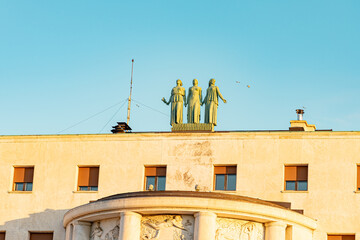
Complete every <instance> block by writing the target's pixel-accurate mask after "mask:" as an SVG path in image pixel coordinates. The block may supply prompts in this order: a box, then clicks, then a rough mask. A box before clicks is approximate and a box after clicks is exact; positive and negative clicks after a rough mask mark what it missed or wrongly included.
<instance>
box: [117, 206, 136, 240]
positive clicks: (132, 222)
mask: <svg viewBox="0 0 360 240" xmlns="http://www.w3.org/2000/svg"><path fill="white" fill-rule="evenodd" d="M120 216H121V217H120V236H119V240H136V239H140V224H141V215H140V214H138V213H135V212H130V211H129V212H122V213H121V215H120Z"/></svg>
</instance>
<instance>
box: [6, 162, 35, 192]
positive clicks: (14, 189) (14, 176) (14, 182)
mask: <svg viewBox="0 0 360 240" xmlns="http://www.w3.org/2000/svg"><path fill="white" fill-rule="evenodd" d="M20 168H23V169H24V173H23V176H21V177H20V178H23V179H24V180H23V181H17V179H18V178H19V176H17V170H16V169H20ZM26 169H32V171H31V182H30V181H26V178H28V177H29V175H28V174H29V173H28V174H27V173H26ZM34 174H35V166H34V165H14V166H13V172H12V186H11V191H12V192H21V193H31V192H32V191H33V190H34ZM18 184H23V187H22V190H17V185H18ZM30 184H31V190H26V188H27V186H29V185H30Z"/></svg>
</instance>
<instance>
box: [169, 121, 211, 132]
mask: <svg viewBox="0 0 360 240" xmlns="http://www.w3.org/2000/svg"><path fill="white" fill-rule="evenodd" d="M171 131H172V132H213V131H214V124H212V123H178V124H173V125H172V128H171Z"/></svg>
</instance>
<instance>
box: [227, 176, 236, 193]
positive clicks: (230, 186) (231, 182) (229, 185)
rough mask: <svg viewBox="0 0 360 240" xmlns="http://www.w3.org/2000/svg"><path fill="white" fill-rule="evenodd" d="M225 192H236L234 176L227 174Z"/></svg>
mask: <svg viewBox="0 0 360 240" xmlns="http://www.w3.org/2000/svg"><path fill="white" fill-rule="evenodd" d="M226 190H229V191H235V190H236V174H228V175H227V182H226Z"/></svg>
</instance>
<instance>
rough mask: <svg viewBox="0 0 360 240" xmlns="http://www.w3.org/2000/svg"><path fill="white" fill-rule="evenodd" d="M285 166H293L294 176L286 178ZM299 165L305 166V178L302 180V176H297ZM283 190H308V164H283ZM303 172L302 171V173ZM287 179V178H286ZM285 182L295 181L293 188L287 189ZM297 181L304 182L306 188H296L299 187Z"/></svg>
mask: <svg viewBox="0 0 360 240" xmlns="http://www.w3.org/2000/svg"><path fill="white" fill-rule="evenodd" d="M287 167H295V168H296V169H295V171H294V172H295V173H292V174H295V178H294V179H292V178H290V179H289V178H287ZM299 167H306V180H304V177H298V175H301V174H299V172H300V170H299V169H298V168H299ZM283 173H284V175H283V176H284V191H285V192H307V191H309V164H285V165H284V169H283ZM302 174H303V173H302ZM288 179H289V180H288ZM287 182H295V189H287V188H286V187H287ZM299 182H306V190H298V189H299Z"/></svg>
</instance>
